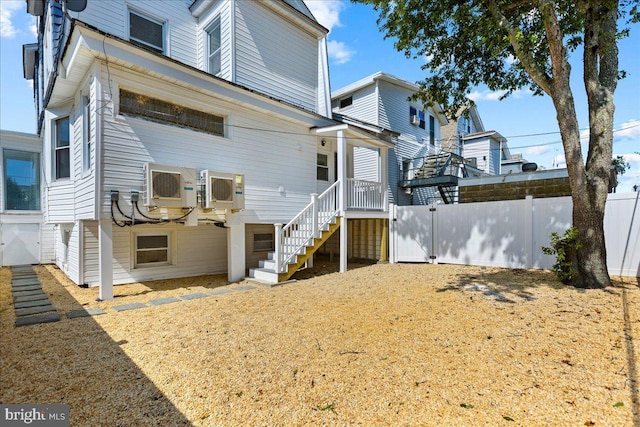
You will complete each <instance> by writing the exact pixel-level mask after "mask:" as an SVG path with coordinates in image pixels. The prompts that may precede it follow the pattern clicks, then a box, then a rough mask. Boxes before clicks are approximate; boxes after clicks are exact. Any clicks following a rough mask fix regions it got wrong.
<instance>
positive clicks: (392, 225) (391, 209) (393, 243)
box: [389, 203, 398, 264]
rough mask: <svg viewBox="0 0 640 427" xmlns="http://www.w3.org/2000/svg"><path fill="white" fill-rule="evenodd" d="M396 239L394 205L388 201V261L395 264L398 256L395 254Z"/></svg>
mask: <svg viewBox="0 0 640 427" xmlns="http://www.w3.org/2000/svg"><path fill="white" fill-rule="evenodd" d="M397 241H398V239H397V238H396V205H394V204H393V203H389V263H390V264H395V263H397V262H398V256H397V254H396V244H397Z"/></svg>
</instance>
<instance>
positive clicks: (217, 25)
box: [204, 15, 222, 76]
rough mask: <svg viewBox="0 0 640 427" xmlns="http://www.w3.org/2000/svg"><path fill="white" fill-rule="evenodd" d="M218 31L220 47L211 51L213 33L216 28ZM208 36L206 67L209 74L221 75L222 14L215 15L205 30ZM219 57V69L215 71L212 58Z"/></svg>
mask: <svg viewBox="0 0 640 427" xmlns="http://www.w3.org/2000/svg"><path fill="white" fill-rule="evenodd" d="M216 29H217V31H218V43H219V44H218V47H217V49H216V50H215V51H214V52H211V33H212V32H213V31H214V30H216ZM204 33H205V37H206V43H205V45H206V49H207V51H206V69H207V72H208V73H209V74H212V75H214V76H217V75H219V74H220V73H221V72H222V20H221V18H220V15H217V16H215V17H214V18H213V19H212V20H211V23H209V25H207V27H206V28H205V30H204ZM215 57H217V58H218V70H217V71H215V72H214V70H212V67H211V59H212V58H215Z"/></svg>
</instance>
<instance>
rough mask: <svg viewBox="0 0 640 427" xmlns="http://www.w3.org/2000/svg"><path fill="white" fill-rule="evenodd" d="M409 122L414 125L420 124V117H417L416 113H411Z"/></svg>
mask: <svg viewBox="0 0 640 427" xmlns="http://www.w3.org/2000/svg"><path fill="white" fill-rule="evenodd" d="M411 124H412V125H414V126H418V125H419V124H420V117H418V116H417V115H416V114H414V115H412V116H411Z"/></svg>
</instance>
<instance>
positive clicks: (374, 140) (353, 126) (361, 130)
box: [311, 115, 400, 148]
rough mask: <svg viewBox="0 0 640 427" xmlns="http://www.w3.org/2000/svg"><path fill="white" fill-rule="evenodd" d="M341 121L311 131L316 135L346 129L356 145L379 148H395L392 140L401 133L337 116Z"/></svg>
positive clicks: (351, 140) (327, 134)
mask: <svg viewBox="0 0 640 427" xmlns="http://www.w3.org/2000/svg"><path fill="white" fill-rule="evenodd" d="M334 120H338V121H339V122H340V123H337V124H332V125H328V126H321V127H314V128H311V131H312V132H313V133H314V134H316V135H325V136H331V134H334V133H336V132H338V131H340V130H342V131H344V132H345V134H346V137H347V138H348V139H349V140H350V141H349V142H350V143H351V144H352V145H355V146H365V147H370V146H374V147H377V148H395V143H394V142H393V141H392V140H391V138H393V137H396V138H397V137H398V136H399V135H400V134H399V133H397V132H394V131H391V130H388V129H384V128H382V127H380V126H376V125H372V124H369V123H365V122H361V121H357V123H356V120H354V119H351V118H349V117H335V115H334Z"/></svg>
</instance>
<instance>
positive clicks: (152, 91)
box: [101, 66, 317, 223]
mask: <svg viewBox="0 0 640 427" xmlns="http://www.w3.org/2000/svg"><path fill="white" fill-rule="evenodd" d="M110 74H111V76H112V78H115V79H117V80H118V81H119V82H120V83H121V84H122V85H126V86H127V87H133V88H135V89H136V91H139V92H143V93H148V94H149V95H150V96H156V95H159V94H160V92H159V91H158V89H157V88H159V87H162V92H161V93H162V96H163V97H168V98H169V99H172V100H173V101H174V102H175V103H177V104H180V105H184V106H186V107H189V108H194V109H203V108H204V109H207V110H215V111H222V112H225V113H226V115H227V117H228V118H229V121H230V123H229V127H230V131H229V133H230V135H229V138H222V137H217V136H214V135H209V134H205V133H201V132H194V131H190V130H188V129H182V128H179V127H174V126H167V125H161V124H158V123H153V122H150V121H146V120H142V119H137V118H130V117H126V116H120V115H117V114H116V115H115V116H112V115H111V114H110V110H111V108H112V106H111V104H106V108H105V110H104V119H105V121H104V145H105V149H104V159H103V162H104V165H103V167H104V188H105V191H104V192H103V194H102V195H101V197H102V201H103V203H102V215H103V216H105V215H109V211H110V209H109V208H110V199H109V191H110V190H111V189H114V190H119V191H120V194H121V195H124V194H130V192H131V191H132V190H136V191H140V192H141V191H142V189H143V183H144V174H143V166H144V164H145V163H146V162H154V163H160V164H165V165H170V166H184V167H190V168H196V169H200V170H202V169H210V170H215V171H220V172H230V173H240V174H244V175H245V182H246V188H245V204H246V206H245V211H244V212H243V215H244V216H245V217H249V218H251V217H253V218H254V220H253V221H254V222H270V223H275V222H287V221H288V220H290V219H291V218H293V216H295V215H296V214H297V213H298V212H299V211H300V209H302V208H303V207H304V206H306V205H307V204H308V203H309V194H311V193H313V192H314V191H315V190H316V188H315V187H316V177H315V166H316V160H317V159H316V138H315V136H311V135H308V134H309V124H308V123H307V124H304V123H301V124H298V125H296V124H293V123H292V122H290V121H284V120H279V119H278V118H277V116H274V115H272V114H268V113H264V112H263V113H261V112H260V111H258V110H253V109H248V108H246V107H240V106H237V107H233V105H232V104H229V102H228V101H222V100H217V99H216V98H214V97H212V96H211V95H207V94H203V93H200V92H196V91H185V89H184V88H182V87H178V86H173V85H170V84H166V83H160V82H159V81H157V80H154V79H153V78H150V77H149V76H148V75H141V74H136V73H134V72H132V71H127V72H126V74H125V73H123V70H121V69H119V68H117V67H114V66H112V67H110ZM106 75H107V73H106V71H105V72H104V73H103V76H106ZM102 87H103V90H105V91H108V90H109V89H108V85H107V84H106V82H105V83H104V84H103V85H102ZM104 98H105V99H109V96H108V92H106V93H105V95H104ZM229 108H233V110H229ZM263 129H267V130H269V131H267V132H265V131H263ZM178 142H179V143H178ZM283 194H286V197H283ZM123 199H124V200H123ZM120 204H121V206H122V207H123V209H124V210H125V211H127V209H130V204H129V202H128V198H121V203H120Z"/></svg>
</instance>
